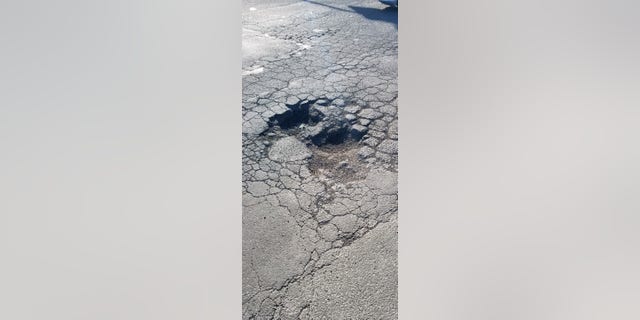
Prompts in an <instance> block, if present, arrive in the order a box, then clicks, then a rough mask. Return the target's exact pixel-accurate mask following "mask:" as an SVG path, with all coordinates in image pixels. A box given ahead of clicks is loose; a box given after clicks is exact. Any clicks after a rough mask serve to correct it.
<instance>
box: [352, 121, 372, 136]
mask: <svg viewBox="0 0 640 320" xmlns="http://www.w3.org/2000/svg"><path fill="white" fill-rule="evenodd" d="M367 130H369V129H368V128H367V127H365V126H362V125H359V124H354V125H352V126H351V136H352V137H353V138H354V139H356V140H360V139H361V138H362V136H364V135H365V134H366V133H367Z"/></svg>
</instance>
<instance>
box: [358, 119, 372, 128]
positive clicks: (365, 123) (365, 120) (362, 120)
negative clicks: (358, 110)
mask: <svg viewBox="0 0 640 320" xmlns="http://www.w3.org/2000/svg"><path fill="white" fill-rule="evenodd" d="M358 122H359V123H360V124H361V125H363V126H368V125H369V124H370V123H371V120H369V119H364V118H363V119H360V120H358Z"/></svg>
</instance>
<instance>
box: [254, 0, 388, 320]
mask: <svg viewBox="0 0 640 320" xmlns="http://www.w3.org/2000/svg"><path fill="white" fill-rule="evenodd" d="M242 18H243V33H242V47H243V70H242V74H243V76H242V79H243V98H242V115H243V133H242V134H243V155H242V156H243V158H242V159H243V160H242V161H243V220H242V221H243V222H242V223H243V234H242V237H243V252H242V253H243V262H242V266H243V270H242V272H243V294H242V302H243V319H396V318H397V283H398V282H397V211H398V204H397V199H398V192H397V163H398V160H397V159H398V158H397V154H398V147H397V138H398V122H397V119H398V118H397V95H398V94H397V91H398V90H397V49H398V41H397V9H392V8H387V7H386V6H384V5H382V4H380V3H379V2H378V1H376V0H352V1H349V0H344V1H339V0H328V1H323V0H314V1H293V0H272V1H258V0H245V2H244V3H243V13H242Z"/></svg>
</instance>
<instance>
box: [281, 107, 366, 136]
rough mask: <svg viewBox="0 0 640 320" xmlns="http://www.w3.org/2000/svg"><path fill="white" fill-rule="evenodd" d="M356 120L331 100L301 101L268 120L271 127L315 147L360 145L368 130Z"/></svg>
mask: <svg viewBox="0 0 640 320" xmlns="http://www.w3.org/2000/svg"><path fill="white" fill-rule="evenodd" d="M356 120H357V117H356V116H355V115H354V114H352V113H349V112H347V111H345V108H341V107H338V106H336V105H334V104H333V103H332V101H331V100H328V99H317V100H311V101H307V100H305V101H301V102H298V103H296V104H291V105H287V107H286V109H283V110H282V111H281V112H279V113H277V114H275V115H274V116H272V117H271V118H270V119H269V126H270V127H271V128H272V129H273V128H279V130H282V131H285V132H286V133H287V134H288V135H296V136H298V137H299V138H300V139H301V140H306V141H309V142H311V143H312V144H314V145H316V146H323V145H341V144H344V143H347V142H354V141H356V142H357V141H360V140H361V139H362V137H363V136H364V135H365V134H366V132H367V130H368V129H367V127H365V126H363V125H360V124H358V123H356V122H355V121H356Z"/></svg>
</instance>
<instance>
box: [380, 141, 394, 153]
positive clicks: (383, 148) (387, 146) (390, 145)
mask: <svg viewBox="0 0 640 320" xmlns="http://www.w3.org/2000/svg"><path fill="white" fill-rule="evenodd" d="M378 151H380V152H384V153H388V154H397V153H398V141H395V140H385V141H382V142H381V143H380V144H379V145H378Z"/></svg>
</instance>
